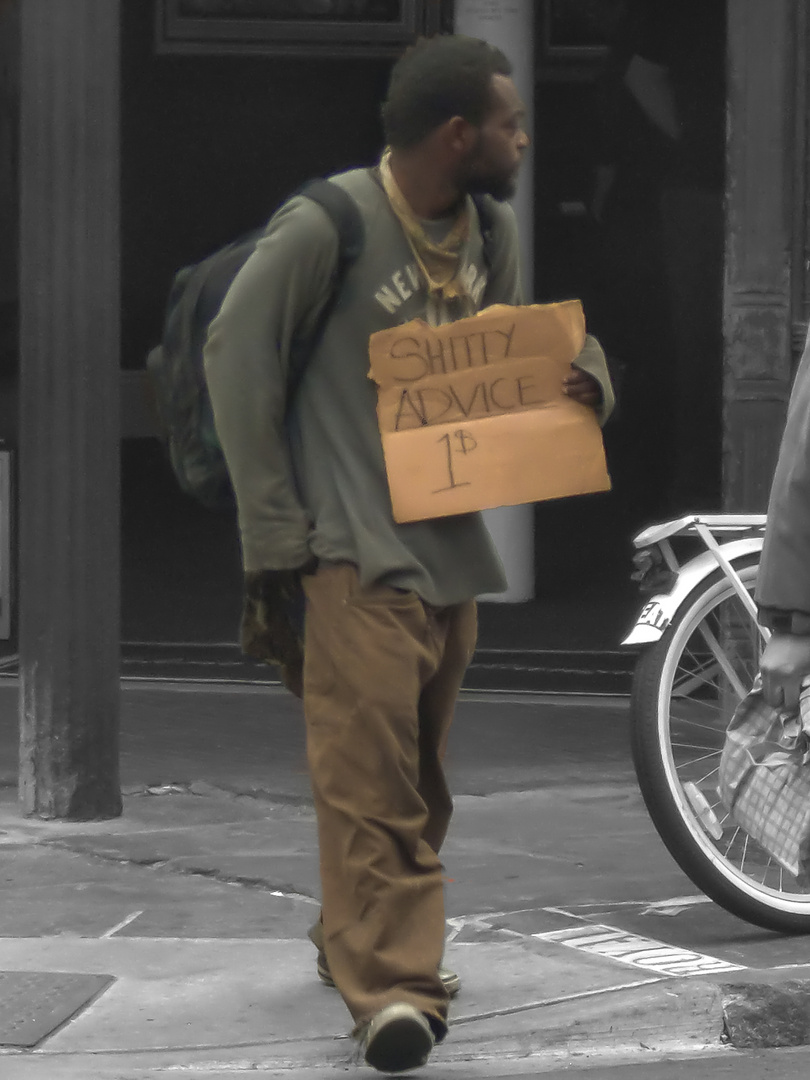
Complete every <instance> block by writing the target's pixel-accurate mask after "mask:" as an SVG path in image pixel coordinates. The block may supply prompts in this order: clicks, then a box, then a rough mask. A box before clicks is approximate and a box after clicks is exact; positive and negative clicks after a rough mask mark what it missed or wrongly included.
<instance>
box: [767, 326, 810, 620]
mask: <svg viewBox="0 0 810 1080" xmlns="http://www.w3.org/2000/svg"><path fill="white" fill-rule="evenodd" d="M756 599H757V602H758V604H759V605H760V613H761V615H762V621H763V622H764V623H765V624H766V625H770V626H772V627H773V628H774V629H780V630H787V631H788V632H792V633H801V634H808V633H810V333H809V334H808V338H807V341H806V342H805V346H804V354H803V355H802V359H801V363H800V364H799V369H798V371H797V373H796V379H795V381H794V384H793V390H792V392H791V395H790V404H789V405H788V412H787V421H786V424H785V431H784V434H783V436H782V442H781V445H780V448H779V458H778V461H777V465H776V472H775V473H774V478H773V484H772V486H771V493H770V499H769V502H768V520H767V525H766V528H765V543H764V546H763V549H762V558H761V560H760V566H759V572H758V575H757V587H756Z"/></svg>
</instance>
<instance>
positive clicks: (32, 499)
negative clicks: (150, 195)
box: [18, 0, 121, 820]
mask: <svg viewBox="0 0 810 1080" xmlns="http://www.w3.org/2000/svg"><path fill="white" fill-rule="evenodd" d="M20 3H21V64H20V73H21V106H20V177H21V184H20V199H21V206H20V252H21V254H20V304H21V312H20V354H21V365H20V366H21V373H20V459H19V483H18V490H19V505H20V541H19V552H20V553H19V575H20V632H19V636H20V677H21V693H20V728H21V732H20V750H21V754H20V801H21V804H22V809H23V812H24V813H26V814H32V815H34V814H35V815H38V816H40V817H46V818H53V817H56V818H72V819H82V820H87V819H92V818H102V817H113V816H116V815H118V814H120V812H121V793H120V783H119V772H118V720H119V653H120V601H119V585H120V582H119V577H120V561H119V518H120V512H119V413H118V409H119V403H118V382H119V254H120V252H119V232H118V230H119V116H118V100H119V33H120V31H119V0H69V2H65V0H20Z"/></svg>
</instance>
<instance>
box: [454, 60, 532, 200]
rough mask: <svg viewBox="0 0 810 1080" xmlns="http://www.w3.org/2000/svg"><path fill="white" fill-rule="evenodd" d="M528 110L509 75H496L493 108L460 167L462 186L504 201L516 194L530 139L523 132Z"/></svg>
mask: <svg viewBox="0 0 810 1080" xmlns="http://www.w3.org/2000/svg"><path fill="white" fill-rule="evenodd" d="M525 118H526V110H525V108H524V106H523V102H522V101H521V100H520V95H519V94H518V92H517V88H516V86H515V84H514V83H513V82H512V80H511V79H510V78H508V77H507V76H506V75H493V76H492V107H491V108H490V110H489V112H488V113H487V115H486V116H485V117H484V120H483V123H482V124H481V127H480V128H479V129H478V138H477V140H476V143H475V145H474V146H473V148H472V150H470V152H469V154H468V155H467V157H466V158H465V160H464V161H462V163H461V166H460V177H459V180H460V187H461V188H462V189H463V190H464V191H468V192H483V193H485V194H487V195H492V196H493V197H494V198H496V199H498V200H500V201H503V200H504V199H509V198H511V197H512V196H513V195H514V194H515V187H516V183H517V173H518V168H519V167H520V162H521V160H522V158H523V151H524V150H525V149H526V148H527V147H528V145H529V136H528V135H527V134H526V132H525V131H524V130H523V123H524V120H525Z"/></svg>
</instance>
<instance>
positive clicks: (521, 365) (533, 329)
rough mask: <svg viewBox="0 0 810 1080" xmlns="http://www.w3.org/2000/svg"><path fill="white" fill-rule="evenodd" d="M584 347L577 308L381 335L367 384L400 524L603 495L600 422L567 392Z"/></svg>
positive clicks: (375, 340) (491, 315)
mask: <svg viewBox="0 0 810 1080" xmlns="http://www.w3.org/2000/svg"><path fill="white" fill-rule="evenodd" d="M584 340H585V321H584V316H583V314H582V307H581V305H580V303H579V301H567V302H565V303H560V304H545V305H531V306H525V307H506V306H502V305H501V306H497V307H491V308H487V309H486V310H485V311H483V312H481V313H480V314H479V315H477V316H474V317H473V318H470V319H463V320H461V321H460V322H456V323H452V324H450V325H448V326H443V327H439V328H438V329H434V328H432V327H430V326H428V325H427V323H423V322H421V321H414V322H410V323H407V324H406V325H404V326H399V327H394V328H392V329H390V330H384V331H382V332H381V333H378V334H374V335H373V336H372V338H371V341H370V357H371V371H370V377H371V378H372V379H374V381H375V382H376V383H377V386H378V399H377V415H378V419H379V425H380V433H381V436H382V443H383V452H384V454H385V463H386V471H387V473H388V481H389V487H390V490H391V501H392V505H393V510H394V517H395V519H396V520H397V521H401V522H405V521H418V520H423V519H426V518H433V517H443V516H446V515H448V514H460V513H466V512H468V511H470V510H481V509H487V508H490V507H494V506H507V505H512V504H515V503H522V502H535V501H539V500H541V499H550V498H559V497H560V496H563V495H572V494H582V493H584V492H586V491H605V490H607V489H608V488H609V487H610V481H609V479H608V476H607V471H606V467H605V458H604V450H603V447H602V436H601V432H600V430H599V425H598V423H597V420H596V417H595V415H594V413H593V411H592V410H591V409H589V408H587V407H585V406H583V405H579V404H578V403H577V402H574V401H571V399H570V398H567V397H566V396H565V395H564V394H563V392H562V380H563V378H564V377H565V375H566V374H567V373H568V371H569V370H570V365H571V361H572V360H574V359H575V358H576V357H577V356H578V355H579V353H580V351H581V349H582V345H583V343H584Z"/></svg>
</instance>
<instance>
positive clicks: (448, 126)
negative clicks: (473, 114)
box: [442, 116, 478, 157]
mask: <svg viewBox="0 0 810 1080" xmlns="http://www.w3.org/2000/svg"><path fill="white" fill-rule="evenodd" d="M442 128H443V131H442V135H443V136H444V142H445V145H446V146H447V149H448V150H450V151H452V153H454V154H457V155H459V156H460V157H463V156H464V155H466V154H468V153H469V152H470V151H471V150H472V149H473V147H474V146H475V143H476V141H477V139H478V128H476V127H474V126H473V125H472V124H471V123H470V122H469V120H465V119H464V117H463V116H452V117H451V118H450V119H449V120H447V121H445V123H444V124H443V125H442Z"/></svg>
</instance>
